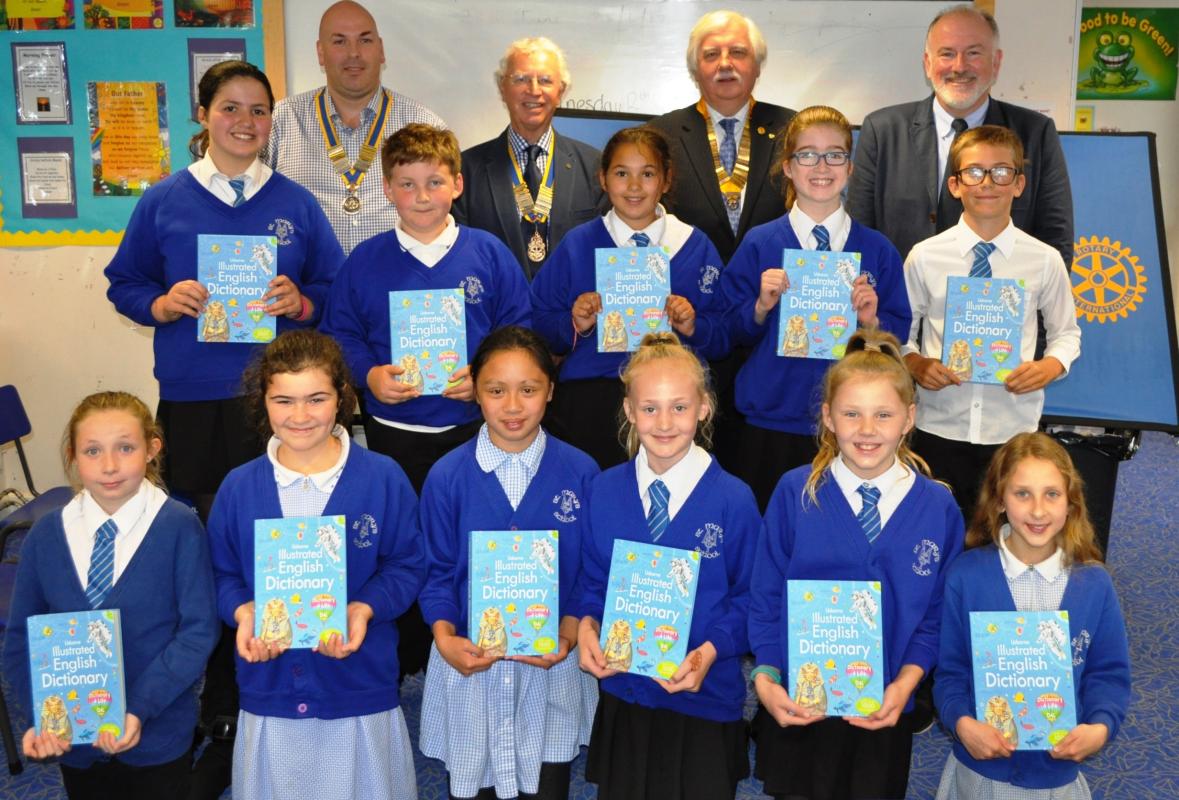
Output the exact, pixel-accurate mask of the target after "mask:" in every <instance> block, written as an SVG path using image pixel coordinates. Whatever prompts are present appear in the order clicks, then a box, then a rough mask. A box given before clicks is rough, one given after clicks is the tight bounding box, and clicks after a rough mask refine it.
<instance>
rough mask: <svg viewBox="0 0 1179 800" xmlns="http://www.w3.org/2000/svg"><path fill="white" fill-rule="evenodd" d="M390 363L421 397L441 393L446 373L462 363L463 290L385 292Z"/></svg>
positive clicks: (464, 339) (464, 352) (464, 330)
mask: <svg viewBox="0 0 1179 800" xmlns="http://www.w3.org/2000/svg"><path fill="white" fill-rule="evenodd" d="M389 341H390V342H391V343H392V350H393V352H392V354H391V356H390V358H391V360H390V362H389V363H390V364H392V365H394V366H396V367H401V368H402V369H404V370H405V372H403V373H401V374H400V375H398V376H397V380H398V381H400V382H401V383H408V384H410V385H411V386H417V387H418V388H419V389H421V391H422V394H423V395H429V394H442V390H443V389H445V388H446V387H447V385H448V384H449V382H450V375H451V373H452V372H454V371H455V370H458V369H462V368H463V367H465V366H466V365H467V308H466V301H465V300H464V298H463V290H462V289H457V288H456V289H419V290H413V291H404V292H389Z"/></svg>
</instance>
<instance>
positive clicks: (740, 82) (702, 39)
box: [651, 11, 794, 261]
mask: <svg viewBox="0 0 1179 800" xmlns="http://www.w3.org/2000/svg"><path fill="white" fill-rule="evenodd" d="M687 58H688V72H689V73H691V75H692V79H693V80H694V81H696V85H697V86H698V87H699V88H700V102H698V103H696V104H694V105H690V106H688V107H687V108H681V109H679V110H678V111H672V112H669V113H667V114H664V115H663V116H661V117H656V118H655V119H653V120H651V125H653V126H655V127H656V128H659V129H660V130H662V131H663V132H664V133H665V134H667V137H668V139H669V140H670V143H671V157H672V162H673V163H674V164H675V180H674V182H673V184H672V188H671V192H670V193H669V194H668V195H667V196H666V197H665V198H664V200H665V201H666V203H667V206H668V210H669V211H671V213H673V214H675V215H676V216H677V217H679V218H680V219H682V220H683V221H684V222H687V223H688V224H690V225H695V226H696V227H697V228H699V229H700V230H701V231H703V232H704V234H705V235H706V236H708V238H709V239H711V240H712V243H713V244H714V245H716V249H717V252H719V253H720V256H721V258H723V259H724V260H725V261H728V260H729V258H730V257H731V256H732V255H733V251H734V250H736V249H737V244H738V243H739V242H740V241H741V237H742V236H744V235H745V232H746V231H748V230H749V229H750V228H752V227H754V226H757V225H761V224H762V223H763V222H769V221H770V220H772V219H777V218H778V217H780V216H782V215H783V214H785V213H786V202H785V199H784V196H783V192H782V184H781V178H782V176H781V175H778V176H773V175H771V174H770V168H771V165H772V164H773V160H774V155H775V154H776V152H775V151H776V149H777V145H778V144H779V143H780V142H781V138H780V136H781V134H782V129H783V128H785V127H786V124H787V123H788V122H790V118H791V117H793V116H794V111H792V110H791V109H789V108H783V107H782V106H776V105H772V104H770V103H762V102H754V101H753V87H754V85H755V84H756V83H757V79H758V76H760V75H761V66H762V64H763V63H765V60H766V42H765V39H764V38H763V37H762V35H761V31H760V30H758V27H757V25H756V24H754V22H753V21H752V20H751V19H749V18H748V17H744V16H741V15H740V14H737V13H735V12H733V11H713V12H710V13H708V14H705V15H704V16H703V17H701V18H700V19H699V20H698V21H697V22H696V25H695V26H694V27H693V28H692V32H691V34H690V35H689V37H688V57H687ZM727 119H736V120H737V124H736V125H733V129H734V133H733V136H734V138H735V139H740V138H741V137H742V134H743V131H744V127H745V125H746V124H747V125H748V129H749V137H750V140H749V163H748V167H749V173H748V179H747V181H746V182H745V184H744V186H742V187H737V191H733V188H734V187H729V188H730V191H729V194H730V195H733V194H736V195H737V196H736V197H735V198H731V200H732V201H733V202H735V203H736V205H737V208H736V209H735V211H736V214H739V217H737V225H736V230H734V227H733V224H732V219H731V218H730V215H729V210H728V208H727V207H726V197H725V194H724V192H723V191H722V186H721V184H722V180H721V179H720V177H719V176H718V173H717V167H718V163H717V159H718V158H719V157H720V155H721V153H720V151H721V149H722V148H723V146H724V140H725V137H726V135H727V134H726V132H725V129H724V125H723V124H722V121H725V120H727ZM709 128H712V129H713V132H714V141H715V142H716V149H717V152H716V153H715V154H714V152H713V144H712V143H711V142H710V141H709V137H708V131H709ZM739 156H740V154H739V153H738V157H739ZM723 166H724V165H723V164H722V165H721V167H722V168H723ZM725 177H726V179H728V177H729V176H727V175H726V176H725ZM736 214H734V216H735V217H736Z"/></svg>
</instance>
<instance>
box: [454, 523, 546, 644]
mask: <svg viewBox="0 0 1179 800" xmlns="http://www.w3.org/2000/svg"><path fill="white" fill-rule="evenodd" d="M470 548H471V558H470V562H469V563H470V578H469V588H470V603H469V604H468V608H469V609H470V612H469V614H468V616H469V623H468V627H469V631H468V635H469V638H470V639H471V641H472V642H474V643H475V645H476V646H478V647H482V648H483V654H484V655H493V656H542V655H545V654H546V653H554V652H556V650H557V629H558V627H560V623H561V610H560V603H559V601H558V595H557V587H558V584H559V581H558V578H559V577H560V569H559V558H558V548H557V531H471V540H470Z"/></svg>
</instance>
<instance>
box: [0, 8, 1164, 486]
mask: <svg viewBox="0 0 1179 800" xmlns="http://www.w3.org/2000/svg"><path fill="white" fill-rule="evenodd" d="M1177 1H1179V0H1154V4H1156V5H1157V4H1162V3H1165V2H1177ZM296 4H297V6H298V12H299V13H298V14H293V13H288V16H287V20H286V22H287V30H288V39H287V48H286V52H287V55H288V59H289V62H288V75H287V77H288V82H289V83H288V86H289V91H291V92H296V91H301V90H304V89H307V88H312V87H313V86H316V85H318V84H319V83H320V82H321V81H322V75H321V74H320V73H319V71H318V67H317V65H316V62H315V57H314V52H315V51H314V47H313V44H312V43H313V40H314V38H315V33H314V31H315V27H316V25H317V23H318V17H319V9H321V8H324V7H326V6H327V5H328V2H327V0H292V2H288V4H287V9H288V12H291V11H292V10H293V8H294V6H295V5H296ZM377 5H378V4H376V3H370V6H374V7H375V6H377ZM732 6H733V7H735V8H738V9H740V10H742V11H743V12H744V13H747V14H749V15H750V16H752V17H753V18H755V19H757V20H758V21H759V24H761V25H762V27H763V28H765V32H766V36H767V39H768V40H769V46H770V58H769V62H768V63H767V66H766V70H765V72H764V73H763V77H762V81H761V84H760V86H759V89H758V92H757V95H758V97H760V98H762V99H764V100H767V101H770V102H777V103H783V104H787V105H790V106H793V107H795V108H800V107H802V106H804V105H807V104H809V103H814V102H818V101H821V100H822V101H827V102H832V103H835V104H836V105H838V106H840V107H841V108H843V109H844V110H845V111H846V112H847V113H848V115H849V116H850V117H851V118H852V120H853V121H855V122H858V121H860V119H862V117H863V115H864V114H865V113H867V112H868V111H870V110H872V109H874V108H877V107H880V106H883V105H887V104H890V103H895V102H903V101H906V100H911V99H915V98H918V97H921V96H924V95H926V94H927V93H928V91H929V90H928V87H927V86H926V84H925V81H924V77H923V75H922V72H921V65H920V59H921V42H922V38H923V35H924V30H925V26H926V24H927V23H928V19H929V18H930V17H931V16H932V15H933V13H934V12H935V10H936V9H937V8H938V7H939V6H938V4H936V3H930V2H912V1H905V0H887V1H882V2H833V3H822V2H802V1H801V0H799V1H798V2H790V3H780V2H771V1H770V0H761V1H758V2H737V3H733V4H732ZM590 7H591V4H590V3H579V2H569V3H562V4H560V5H559V6H558V5H556V4H552V3H539V2H531V1H529V2H498V1H497V2H490V1H488V2H480V0H462V2H453V3H414V2H400V1H399V2H392V3H385V4H381V8H382V9H384V12H383V13H384V14H386V15H389V20H388V21H387V22H386V23H385V24H383V26H382V33H383V35H384V40H385V44H386V49H387V52H388V61H389V65H388V68H387V72H386V74H387V82H388V83H389V84H390V85H391V86H392V87H393V88H395V89H396V90H398V91H404V92H406V93H407V94H409V95H410V96H414V97H416V98H418V99H419V100H422V101H423V102H425V103H426V104H427V105H429V106H431V107H432V108H434V109H435V110H436V111H438V112H439V113H441V114H442V115H443V116H444V117H445V118H447V119H448V120H450V121H451V124H453V125H454V126H455V128H456V130H457V131H458V132H459V135H460V138H461V139H462V140H463V141H466V142H477V141H480V140H481V139H483V138H489V137H490V136H493V135H495V134H496V133H497V132H498V131H499V130H500V129H502V127H503V126H504V125H505V124H506V115H505V113H504V111H503V108H502V105H501V104H500V103H499V100H498V98H497V97H496V94H495V89H494V86H493V85H492V80H491V73H492V71H493V70H494V67H495V64H496V62H497V61H498V58H499V56H500V54H501V53H502V49H503V47H504V45H505V44H506V43H507V42H508V41H510V40H511V39H513V38H515V37H517V36H522V35H526V34H537V33H540V34H549V35H552V36H553V37H554V38H555V39H556V40H557V41H558V42H559V43H561V44H562V45H563V46H564V47H566V48H567V49H568V50H569V51H570V59H571V62H572V64H571V66H572V68H573V72H574V80H575V87H574V92H573V95H572V96H573V97H574V98H580V99H581V100H584V101H586V102H591V101H594V100H595V99H597V98H602V99H603V102H604V101H605V98H607V97H609V98H611V102H614V98H621V99H620V100H619V102H626V103H627V104H632V103H633V105H628V107H626V108H623V109H621V110H630V111H646V112H660V111H663V110H667V109H671V108H676V107H680V106H683V105H686V104H688V103H689V102H691V101H693V100H694V99H695V97H696V93H695V90H694V88H693V87H692V84H691V82H690V81H689V79H688V77H687V73H686V70H685V68H684V57H683V53H684V48H685V45H686V41H687V32H688V30H689V28H690V27H691V24H692V22H693V21H694V20H695V19H696V17H697V16H698V14H699V12H700V9H701V8H703V7H705V6H703V5H702V4H700V3H664V2H638V1H637V0H636V1H634V2H628V3H618V4H613V5H611V4H601V3H597V4H592V8H593V9H597V10H598V11H597V13H598V14H599V16H600V18H601V19H606V20H608V21H610V25H609V26H607V27H606V28H604V29H603V30H604V32H603V33H602V34H601V36H602V37H604V38H590V37H588V36H585V35H583V33H584V31H583V29H582V27H577V26H575V27H572V28H571V27H570V24H569V18H568V16H567V15H568V14H569V13H572V12H570V11H567V10H566V9H567V8H570V9H573V10H575V11H576V10H578V9H580V10H581V11H584V10H585V9H587V8H590ZM711 7H715V6H711ZM558 8H559V9H560V10H559V11H558V10H555V9H558ZM505 9H512V13H511V14H507V13H505ZM541 9H547V11H544V12H542V11H541ZM1078 14H1079V4H1078V0H1038V1H1037V2H1036V3H1027V2H1024V0H997V2H996V16H997V17H998V19H999V23H1000V27H1001V29H1002V31H1003V48H1004V50H1005V59H1004V64H1003V69H1002V72H1001V75H1000V79H999V82H998V84H997V86H996V94H997V95H998V96H999V97H1002V98H1004V99H1008V100H1012V101H1014V102H1019V103H1021V104H1026V105H1030V106H1032V107H1035V108H1039V109H1041V110H1046V111H1048V112H1050V113H1052V114H1053V116H1054V117H1055V118H1056V120H1057V124H1058V126H1059V127H1061V128H1070V127H1071V119H1072V99H1071V98H1072V86H1073V85H1074V78H1073V73H1074V72H1075V70H1076V63H1075V53H1074V44H1073V35H1072V32H1073V31H1074V30H1075V28H1076V24H1077V23H1076V20H1077V16H1078ZM438 15H449V16H445V17H444V16H438ZM597 18H598V17H595V19H597ZM454 20H458V21H460V22H461V21H465V22H466V24H465V26H464V27H463V28H462V30H463V34H462V35H461V36H460V35H456V34H455V33H454V32H453V30H449V29H447V28H446V27H445V25H444V24H443V23H444V22H446V24H451V23H452V22H453V21H454ZM849 21H850V22H849ZM423 25H424V26H427V27H419V26H423ZM434 26H438V27H434ZM611 26H612V27H611ZM644 26H646V27H645V28H644ZM296 28H297V29H298V31H299V32H298V33H296V31H295V29H296ZM639 29H643V30H646V31H649V32H653V33H652V35H654V34H659V35H661V36H663V37H664V38H662V39H657V40H652V39H649V38H644V39H641V40H640V41H641V42H642V43H641V45H638V46H636V45H635V41H636V38H635V36H634V34H635V33H636V32H637V31H639ZM414 30H427V31H438V35H437V36H436V37H434V38H435V39H437V40H439V41H440V42H441V43H442V44H439V45H438V48H437V50H435V51H428V50H427V49H426V48H424V47H422V46H421V44H420V40H419V38H418V37H417V36H416V35H409V33H408V31H414ZM570 30H576V31H577V36H576V38H574V37H572V36H570V35H568V34H567V32H568V31H570ZM474 31H480V32H481V35H480V36H475V35H474V34H473V32H474ZM484 33H485V35H482V34H484ZM562 33H565V34H566V35H562ZM480 48H482V49H480ZM640 49H642V50H645V51H652V52H657V53H658V54H659V59H660V64H661V66H659V67H658V68H657V69H656V68H654V67H652V68H651V70H650V71H643V70H638V69H635V65H634V59H635V58H637V56H636V55H635V54H636V52H637V51H638V50H640ZM575 54H576V57H575ZM476 55H478V58H477V59H476ZM296 58H299V59H301V60H299V61H296V60H294V59H296ZM600 65H605V66H601V67H600V71H601V72H602V75H603V76H604V77H601V78H599V77H596V76H595V68H596V67H598V66H600ZM611 70H613V71H611ZM855 71H859V73H860V74H859V76H858V77H857V78H855V79H854V80H853V79H852V78H851V77H849V76H850V75H851V74H852V73H853V72H855ZM454 76H461V79H460V80H458V81H455V79H454ZM72 78H73V79H74V80H85V79H86V77H85V76H78V75H74V76H72ZM606 80H608V81H609V83H608V84H607V83H605V82H604V81H606ZM617 87H623V88H617ZM607 90H609V91H607ZM464 93H465V94H464ZM632 95H633V97H632ZM464 97H466V98H468V100H467V101H464V100H463V99H462V98H464ZM475 98H478V103H479V104H480V105H479V106H478V108H474V107H471V106H470V105H469V104H468V101H469V103H474V102H475ZM1106 105H1117V106H1119V108H1116V109H1112V110H1110V111H1109V112H1108V113H1109V114H1110V115H1111V116H1110V118H1113V115H1114V114H1115V113H1116V114H1118V115H1123V116H1121V117H1119V118H1124V119H1128V120H1129V119H1134V118H1132V117H1130V116H1129V115H1130V113H1131V111H1132V109H1126V108H1123V107H1124V106H1127V105H1132V104H1125V103H1119V104H1106ZM1133 105H1144V104H1133ZM1155 106H1156V107H1157V110H1156V109H1147V110H1145V111H1143V112H1139V113H1146V112H1150V113H1151V114H1153V116H1147V117H1144V118H1143V120H1144V122H1146V121H1149V122H1150V123H1151V124H1157V126H1158V127H1157V129H1158V130H1160V140H1159V153H1160V169H1163V168H1164V167H1163V165H1164V160H1165V163H1166V167H1165V171H1164V172H1163V183H1164V187H1165V190H1166V191H1167V192H1168V197H1167V209H1168V213H1167V218H1168V219H1169V220H1171V225H1172V227H1173V226H1174V220H1175V218H1176V214H1175V213H1174V212H1173V209H1175V208H1176V202H1177V200H1179V198H1176V197H1175V196H1174V195H1175V191H1176V190H1175V188H1174V187H1175V186H1176V185H1177V184H1179V175H1176V171H1177V170H1179V164H1177V163H1175V162H1176V159H1175V156H1174V153H1175V149H1176V148H1175V142H1176V140H1175V136H1176V130H1177V128H1179V125H1177V123H1179V119H1176V115H1175V108H1176V106H1175V104H1174V103H1157V104H1155ZM1168 114H1169V117H1168V116H1167V115H1168ZM1105 118H1106V117H1105V113H1104V112H1099V114H1098V122H1099V124H1104V119H1105ZM1121 127H1123V128H1124V129H1126V130H1129V129H1131V126H1130V125H1129V124H1128V123H1127V124H1126V125H1122V126H1121ZM4 200H5V198H0V202H2V201H4ZM1169 233H1170V234H1171V236H1170V240H1171V242H1172V245H1171V252H1172V257H1173V260H1174V261H1176V263H1179V259H1175V253H1176V242H1179V232H1176V231H1174V230H1170V231H1169ZM113 253H114V250H113V248H109V247H62V248H46V249H35V248H30V249H3V250H0V384H5V383H14V384H16V385H17V387H18V388H19V389H20V391H21V393H22V395H23V397H24V399H25V403H26V406H27V407H28V410H29V416H30V418H31V420H32V424H33V435H32V436H31V437H29V438H27V439H26V440H25V441H24V443H25V447H26V450H27V451H28V453H29V455H30V459H31V461H32V466H33V474H34V476H35V477H36V479H37V481H38V483H39V484H40V485H41V486H43V487H44V486H48V485H52V484H55V483H58V482H61V481H63V480H64V474H63V472H62V469H61V465H60V456H59V445H60V436H61V433H62V426H63V425H64V423H65V421H66V419H67V417H68V415H69V413H70V411H71V410H72V408H73V406H74V404H75V403H76V401H77V400H78V399H79V398H80V397H82V396H83V395H85V394H86V393H88V392H91V391H95V390H98V389H104V388H120V389H127V390H129V391H132V392H135V393H136V394H138V395H140V396H141V397H143V398H144V399H145V400H146V401H147V402H148V403H149V404H150V405H152V406H153V407H154V405H155V403H156V401H157V389H156V384H155V381H154V380H153V379H152V377H151V365H152V361H153V359H152V354H151V332H150V331H147V330H144V329H141V328H139V327H138V326H136V325H134V324H132V323H131V322H129V321H128V320H126V319H125V318H123V317H120V316H119V315H118V314H116V313H115V311H114V309H113V308H112V307H111V305H110V304H109V303H108V302H107V300H106V297H105V292H106V280H105V279H104V277H103V275H102V269H103V268H104V267H105V266H106V264H107V263H108V262H109V261H110V258H111V256H112V255H113ZM0 475H2V476H3V479H2V480H0V483H2V484H3V485H5V486H23V479H22V478H21V477H20V467H19V464H18V463H17V459H16V456H15V453H14V452H13V450H12V449H11V448H9V449H5V450H3V451H0Z"/></svg>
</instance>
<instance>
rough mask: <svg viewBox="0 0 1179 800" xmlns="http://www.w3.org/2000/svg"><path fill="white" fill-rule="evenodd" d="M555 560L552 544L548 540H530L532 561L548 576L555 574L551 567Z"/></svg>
mask: <svg viewBox="0 0 1179 800" xmlns="http://www.w3.org/2000/svg"><path fill="white" fill-rule="evenodd" d="M556 558H557V552H556V550H555V549H554V548H553V543H552V542H550V541H549V540H548V539H540V538H537V539H533V540H532V560H533V561H535V562H536V563H537V564H538V565H539V566H540V568H541V569H543V570H544V571H545V572H546V573H548V574H549V575H552V574H553V573H554V572H556V569H555V568H554V567H553V561H555V560H556Z"/></svg>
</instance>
